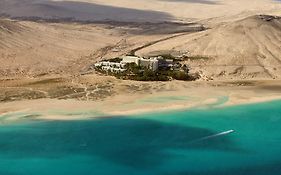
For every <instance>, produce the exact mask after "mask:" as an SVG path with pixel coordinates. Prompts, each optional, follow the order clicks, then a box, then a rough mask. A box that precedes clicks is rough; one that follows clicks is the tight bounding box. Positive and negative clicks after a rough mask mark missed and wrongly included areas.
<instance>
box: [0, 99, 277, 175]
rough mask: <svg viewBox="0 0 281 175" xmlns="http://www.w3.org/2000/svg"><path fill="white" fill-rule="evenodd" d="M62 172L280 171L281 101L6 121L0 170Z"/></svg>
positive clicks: (2, 174)
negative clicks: (90, 117)
mask: <svg viewBox="0 0 281 175" xmlns="http://www.w3.org/2000/svg"><path fill="white" fill-rule="evenodd" d="M229 130H234V131H235V132H232V133H228V134H227V133H223V132H225V131H229ZM62 174H65V175H220V174H222V175H242V174H243V175H279V174H281V101H273V102H267V103H259V104H251V105H241V106H232V107H224V108H214V107H212V108H209V109H192V110H183V111H171V112H165V113H151V114H143V115H138V116H119V117H106V118H98V119H94V120H84V121H28V122H21V123H14V124H5V125H1V127H0V175H62Z"/></svg>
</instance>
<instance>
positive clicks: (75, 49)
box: [0, 19, 120, 74]
mask: <svg viewBox="0 0 281 175" xmlns="http://www.w3.org/2000/svg"><path fill="white" fill-rule="evenodd" d="M0 36H1V40H0V62H1V64H0V70H1V71H2V73H3V72H6V73H8V74H13V71H14V72H17V73H19V72H20V71H21V70H22V71H23V73H27V72H29V73H31V74H32V72H38V71H39V72H40V70H44V71H46V72H52V71H55V72H59V70H65V69H67V66H70V65H71V64H72V62H75V61H76V60H77V59H79V58H80V57H82V56H87V55H89V54H91V53H92V52H93V51H95V50H97V49H100V48H102V47H105V46H107V45H110V44H112V43H115V42H117V41H119V40H120V34H119V33H118V32H115V31H114V30H108V29H105V28H103V27H99V26H92V25H90V26H86V25H76V24H70V25H68V24H48V23H35V22H18V21H11V20H5V19H2V20H1V19H0ZM77 66H78V67H79V66H80V68H81V66H82V65H77Z"/></svg>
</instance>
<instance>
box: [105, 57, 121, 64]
mask: <svg viewBox="0 0 281 175" xmlns="http://www.w3.org/2000/svg"><path fill="white" fill-rule="evenodd" d="M104 61H109V62H113V63H120V62H121V61H122V58H119V57H116V58H112V59H107V60H104Z"/></svg>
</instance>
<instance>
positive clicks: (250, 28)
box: [137, 15, 281, 79]
mask: <svg viewBox="0 0 281 175" xmlns="http://www.w3.org/2000/svg"><path fill="white" fill-rule="evenodd" d="M159 50H166V51H167V50H172V51H180V52H187V51H188V52H189V56H190V58H189V59H187V62H188V63H189V64H190V66H191V67H193V69H195V70H200V71H202V72H203V74H204V75H206V76H208V77H213V78H219V79H221V78H242V79H252V78H257V79H275V78H281V18H280V17H277V16H267V15H255V16H251V17H248V18H245V19H242V20H238V21H234V22H229V23H224V24H221V25H219V26H217V27H214V28H212V29H209V30H207V31H204V32H199V33H195V34H190V35H184V36H180V37H177V38H173V39H170V40H166V41H163V42H160V43H157V44H155V45H152V46H150V47H147V48H144V49H142V50H140V51H138V52H137V54H138V55H142V56H145V55H149V54H151V53H153V52H155V51H159Z"/></svg>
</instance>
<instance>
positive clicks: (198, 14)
mask: <svg viewBox="0 0 281 175" xmlns="http://www.w3.org/2000/svg"><path fill="white" fill-rule="evenodd" d="M0 16H1V17H0V63H1V64H0V76H1V80H0V101H1V102H2V103H3V102H9V103H10V102H12V101H18V100H30V99H42V98H52V99H76V100H83V101H102V100H105V101H106V100H109V101H110V99H111V98H114V97H116V98H117V97H118V98H120V99H122V98H125V97H126V96H128V94H131V95H132V94H133V96H134V97H136V98H137V97H139V96H141V95H142V96H143V95H149V94H151V95H154V94H158V93H159V92H161V93H168V92H171V91H173V92H175V93H176V92H177V93H179V94H181V93H182V92H184V91H190V92H194V93H196V89H198V88H207V89H208V88H211V89H212V87H217V86H220V87H225V88H228V91H227V93H226V94H224V95H229V96H231V91H232V90H237V89H236V88H235V87H237V88H238V89H239V88H240V90H241V89H242V90H241V92H242V91H243V88H245V87H248V88H250V89H251V90H250V91H258V92H260V89H266V90H263V91H262V94H263V95H264V96H270V97H271V98H273V97H274V96H276V97H277V96H280V94H281V87H280V85H281V83H280V79H281V17H279V16H281V3H280V2H278V1H270V0H255V1H242V0H237V1H230V0H222V1H210V0H198V1H196V0H194V1H193V0H186V1H184V0H153V1H148V0H142V1H137V0H119V1H113V0H107V1H103V0H85V1H82V0H79V1H78V0H75V1H74V0H73V1H61V0H56V1H51V0H24V1H20V0H0ZM128 53H135V54H136V55H138V56H147V55H157V54H158V55H159V54H172V55H176V56H182V55H185V56H186V59H185V60H184V62H185V63H186V64H187V65H189V67H190V70H191V72H196V73H199V74H200V76H201V77H200V79H199V80H198V81H196V82H178V81H172V82H166V83H164V82H134V81H122V80H118V79H115V78H113V77H110V76H103V75H100V74H99V73H97V72H95V71H94V70H93V69H91V66H92V65H93V64H94V63H96V62H97V61H99V60H102V59H105V58H113V57H117V56H122V55H126V54H128ZM207 81H210V82H207ZM229 87H231V88H229ZM216 90H217V91H220V90H222V89H216ZM200 92H203V91H200ZM200 92H199V91H198V93H200ZM237 92H240V91H237ZM243 92H244V91H243ZM242 94H243V93H242ZM254 94H255V95H256V96H259V95H258V93H254ZM252 95H253V94H252ZM255 95H253V96H255ZM198 96H200V95H198ZM237 98H238V97H237ZM239 99H240V100H241V99H243V95H241V98H239ZM246 99H247V98H246ZM117 101H118V100H117ZM238 101H239V100H238ZM242 101H243V100H242ZM244 101H247V100H244Z"/></svg>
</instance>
